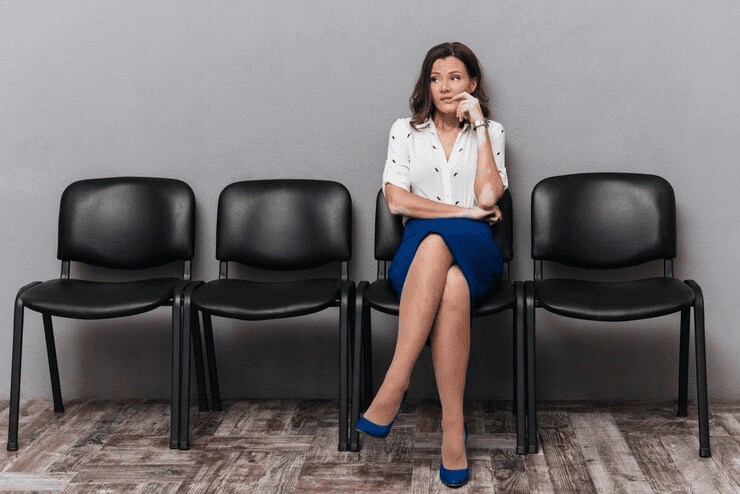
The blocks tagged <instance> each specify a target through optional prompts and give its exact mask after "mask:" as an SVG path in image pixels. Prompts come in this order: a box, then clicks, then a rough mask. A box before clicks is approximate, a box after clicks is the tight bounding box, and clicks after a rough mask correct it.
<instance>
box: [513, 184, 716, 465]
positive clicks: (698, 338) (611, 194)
mask: <svg viewBox="0 0 740 494" xmlns="http://www.w3.org/2000/svg"><path fill="white" fill-rule="evenodd" d="M674 257H676V199H675V196H674V192H673V188H672V187H671V185H670V184H669V183H668V182H667V181H666V180H664V179H663V178H661V177H657V176H654V175H642V174H631V173H583V174H575V175H564V176H558V177H551V178H547V179H545V180H542V181H541V182H540V183H538V184H537V185H536V186H535V188H534V190H533V191H532V258H533V259H534V281H533V282H531V281H528V282H526V283H525V292H526V298H527V303H526V305H527V317H526V320H527V346H528V349H527V353H528V372H527V376H528V395H529V396H528V403H529V410H528V417H529V431H528V437H529V445H528V449H529V452H530V453H536V452H537V449H538V446H537V434H536V432H537V422H536V419H537V415H536V413H537V410H536V401H535V400H536V389H535V385H536V383H535V360H534V359H535V307H542V308H544V309H546V310H548V311H549V312H552V313H554V314H558V315H561V316H565V317H571V318H577V319H585V320H591V321H632V320H639V319H647V318H653V317H658V316H664V315H668V314H673V313H677V312H680V313H681V332H680V345H679V349H680V360H679V381H678V382H679V388H678V415H679V416H686V415H687V394H688V372H689V326H690V321H689V316H690V311H691V308H692V307H693V309H694V336H695V348H696V380H697V401H698V415H699V442H700V447H699V455H700V456H702V457H708V456H711V451H710V448H709V423H708V417H709V409H708V404H707V375H706V356H705V343H704V302H703V296H702V291H701V289H700V288H699V285H698V284H697V283H696V282H695V281H691V280H687V281H681V280H678V279H676V278H674V277H673V258H674ZM544 261H549V262H555V263H559V264H561V265H566V266H571V267H576V268H586V269H590V270H609V269H616V268H625V267H630V266H637V265H641V264H644V263H648V262H650V261H663V267H664V269H663V276H662V277H655V278H640V279H631V280H629V281H588V280H584V279H571V278H545V276H544V272H543V264H544ZM647 268H649V266H647ZM566 269H567V268H566Z"/></svg>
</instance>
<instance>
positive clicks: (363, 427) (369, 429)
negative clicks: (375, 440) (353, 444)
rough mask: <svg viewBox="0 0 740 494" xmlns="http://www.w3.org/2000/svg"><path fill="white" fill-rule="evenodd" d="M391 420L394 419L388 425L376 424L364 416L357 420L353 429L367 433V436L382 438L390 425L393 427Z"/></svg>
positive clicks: (388, 430) (389, 428) (389, 429)
mask: <svg viewBox="0 0 740 494" xmlns="http://www.w3.org/2000/svg"><path fill="white" fill-rule="evenodd" d="M393 422H395V420H392V421H391V423H390V424H388V425H378V424H376V423H374V422H370V421H369V420H368V419H366V418H365V417H360V420H358V421H357V424H355V429H357V430H358V431H360V432H362V433H363V434H367V435H368V436H373V437H379V438H381V439H384V438H386V437H387V436H388V433H389V432H390V431H391V427H393Z"/></svg>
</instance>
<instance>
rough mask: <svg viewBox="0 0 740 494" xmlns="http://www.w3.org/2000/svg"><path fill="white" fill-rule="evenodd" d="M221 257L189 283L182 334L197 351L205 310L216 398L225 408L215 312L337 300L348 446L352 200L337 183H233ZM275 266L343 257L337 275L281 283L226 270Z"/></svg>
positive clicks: (184, 420) (343, 435)
mask: <svg viewBox="0 0 740 494" xmlns="http://www.w3.org/2000/svg"><path fill="white" fill-rule="evenodd" d="M217 223H218V225H217V232H216V258H217V259H218V260H219V262H220V271H219V279H218V280H214V281H211V282H208V283H205V284H202V283H196V284H193V285H192V286H190V287H188V289H187V290H186V292H185V295H184V299H183V300H184V317H183V327H182V328H183V335H182V340H183V341H188V340H190V339H191V330H192V341H193V343H194V350H195V352H196V354H197V353H198V351H199V346H200V345H199V343H198V342H199V341H200V325H199V320H198V319H199V318H198V313H201V314H202V316H203V329H204V340H205V349H206V360H207V363H208V374H209V381H210V390H211V399H212V405H213V408H214V410H220V409H221V397H220V392H219V386H218V376H217V372H216V358H215V350H214V342H213V325H212V316H218V317H228V318H234V319H241V320H246V321H260V320H268V319H278V318H288V317H296V316H302V315H307V314H313V313H316V312H319V311H322V310H324V309H326V308H328V307H339V449H340V450H347V449H348V439H347V435H348V423H347V422H348V420H347V419H348V413H349V412H348V385H349V376H348V372H349V363H348V357H349V340H348V338H349V335H350V327H351V325H352V324H353V323H354V321H353V319H352V310H353V309H354V307H353V306H352V304H351V303H350V301H351V300H352V299H353V297H354V295H355V284H354V282H353V281H350V280H349V279H348V277H349V276H348V263H349V260H350V258H351V256H352V244H351V235H352V202H351V198H350V194H349V191H348V190H347V189H346V188H345V187H344V186H343V185H341V184H339V183H337V182H328V181H320V180H255V181H246V182H238V183H233V184H231V185H229V186H227V187H226V188H225V189H224V190H223V191H222V192H221V195H220V197H219V201H218V220H217ZM234 262H236V263H239V264H242V265H245V266H249V267H251V268H259V269H265V270H273V271H277V270H280V271H297V270H304V269H308V268H315V267H319V266H324V265H327V264H329V263H336V262H339V263H340V270H341V273H340V276H338V277H336V278H313V279H307V280H306V279H303V280H296V281H283V282H269V283H265V282H258V281H250V280H245V279H237V278H230V277H229V263H234ZM189 362H190V357H189V346H188V345H184V346H183V362H182V367H181V370H182V377H181V385H182V388H181V395H182V397H181V402H180V403H181V415H180V424H181V430H180V434H181V436H180V445H181V448H182V449H186V448H187V445H188V429H189V426H188V424H189V420H190V419H189V407H188V403H189V401H190V400H189V393H190V384H189Z"/></svg>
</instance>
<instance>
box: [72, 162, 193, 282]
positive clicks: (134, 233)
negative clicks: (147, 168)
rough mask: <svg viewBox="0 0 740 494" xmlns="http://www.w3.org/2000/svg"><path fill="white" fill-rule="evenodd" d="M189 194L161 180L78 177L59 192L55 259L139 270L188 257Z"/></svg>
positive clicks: (184, 186) (190, 244)
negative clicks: (60, 194) (83, 178)
mask: <svg viewBox="0 0 740 494" xmlns="http://www.w3.org/2000/svg"><path fill="white" fill-rule="evenodd" d="M194 205H195V196H194V195H193V191H192V190H191V189H190V187H189V186H187V184H185V183H184V182H181V181H179V180H173V179H166V178H138V177H130V178H125V179H121V178H102V179H96V180H83V181H81V182H76V183H75V184H73V185H71V186H70V187H68V188H67V189H66V190H65V191H64V193H63V194H62V200H61V207H60V210H59V246H58V258H59V259H60V260H70V261H78V262H84V263H87V264H94V265H98V266H107V267H111V268H116V269H139V268H147V267H152V266H161V265H163V264H166V263H168V262H172V261H179V260H183V259H192V258H193V249H194V247H193V238H194V229H195V223H194V214H193V208H194V207H195V206H194Z"/></svg>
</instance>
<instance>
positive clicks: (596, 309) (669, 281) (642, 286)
mask: <svg viewBox="0 0 740 494" xmlns="http://www.w3.org/2000/svg"><path fill="white" fill-rule="evenodd" d="M535 290H536V297H537V301H538V302H540V304H541V305H542V307H544V308H546V309H547V310H549V311H550V312H553V313H555V314H560V315H563V316H568V317H574V318H577V319H588V320H592V321H631V320H636V319H645V318H650V317H658V316H664V315H667V314H672V313H674V312H678V311H679V310H681V309H685V308H688V307H690V306H691V304H692V303H693V301H694V292H693V290H691V288H690V287H689V286H688V285H686V284H685V283H683V282H682V281H681V280H678V279H675V278H648V279H642V280H634V281H626V282H600V281H584V280H572V279H557V278H553V279H547V280H541V281H536V282H535Z"/></svg>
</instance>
